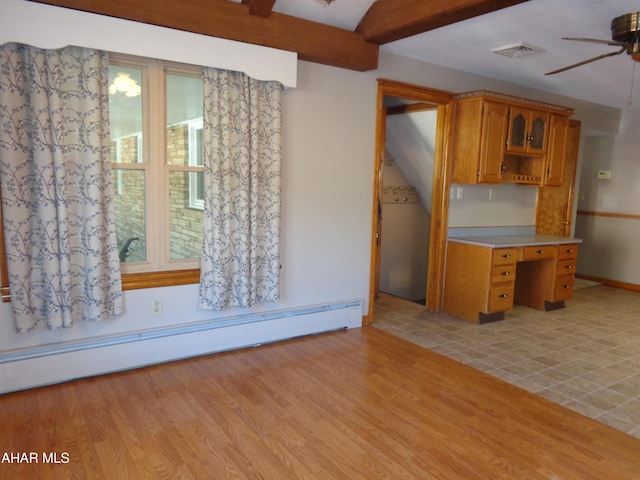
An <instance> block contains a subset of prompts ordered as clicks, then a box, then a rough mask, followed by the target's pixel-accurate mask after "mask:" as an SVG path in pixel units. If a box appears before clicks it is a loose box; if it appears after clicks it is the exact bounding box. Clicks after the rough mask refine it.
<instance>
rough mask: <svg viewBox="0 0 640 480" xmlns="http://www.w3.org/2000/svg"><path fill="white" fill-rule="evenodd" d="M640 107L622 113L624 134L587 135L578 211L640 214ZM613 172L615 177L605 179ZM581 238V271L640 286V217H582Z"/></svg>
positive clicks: (579, 224)
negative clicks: (605, 173) (604, 172)
mask: <svg viewBox="0 0 640 480" xmlns="http://www.w3.org/2000/svg"><path fill="white" fill-rule="evenodd" d="M639 122H640V107H638V106H636V107H634V108H625V109H624V110H623V111H622V118H621V122H620V132H619V134H618V135H600V136H590V137H587V138H585V140H584V142H583V145H582V150H583V154H582V158H583V165H582V171H581V176H580V189H579V193H578V199H579V200H578V209H579V210H585V211H589V212H599V213H614V214H629V215H636V216H637V215H640V155H638V151H639V150H640V138H639V137H638V124H639ZM599 170H610V171H611V173H612V178H611V179H610V180H599V179H598V176H597V173H598V171H599ZM576 236H577V237H579V238H582V239H583V240H584V241H583V244H582V245H581V246H580V255H579V256H578V273H580V274H584V275H591V276H595V277H599V278H603V279H608V280H615V281H619V282H625V283H631V284H634V285H640V269H639V268H638V266H639V265H640V249H639V248H638V238H640V220H638V219H633V218H624V217H606V216H591V215H578V217H577V221H576Z"/></svg>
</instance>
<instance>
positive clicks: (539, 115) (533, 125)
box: [527, 110, 550, 154]
mask: <svg viewBox="0 0 640 480" xmlns="http://www.w3.org/2000/svg"><path fill="white" fill-rule="evenodd" d="M549 117H550V115H549V114H548V113H546V112H541V111H539V110H532V111H531V114H530V116H529V142H528V145H527V147H528V148H527V152H529V153H540V154H543V153H545V152H546V151H547V132H548V129H549Z"/></svg>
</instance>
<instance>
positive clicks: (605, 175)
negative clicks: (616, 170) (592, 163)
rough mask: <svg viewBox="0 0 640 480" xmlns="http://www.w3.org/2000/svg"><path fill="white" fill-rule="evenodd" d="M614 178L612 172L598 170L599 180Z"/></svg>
mask: <svg viewBox="0 0 640 480" xmlns="http://www.w3.org/2000/svg"><path fill="white" fill-rule="evenodd" d="M612 176H613V172H612V171H611V170H598V180H611V177H612Z"/></svg>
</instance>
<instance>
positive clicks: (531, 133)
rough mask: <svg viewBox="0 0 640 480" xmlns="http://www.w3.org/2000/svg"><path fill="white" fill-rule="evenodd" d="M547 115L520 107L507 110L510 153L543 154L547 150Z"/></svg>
mask: <svg viewBox="0 0 640 480" xmlns="http://www.w3.org/2000/svg"><path fill="white" fill-rule="evenodd" d="M548 129H549V114H548V113H547V112H543V111H541V110H531V109H528V108H522V107H511V108H510V109H509V142H508V143H507V151H508V152H511V153H528V154H544V153H545V151H546V149H547V132H548Z"/></svg>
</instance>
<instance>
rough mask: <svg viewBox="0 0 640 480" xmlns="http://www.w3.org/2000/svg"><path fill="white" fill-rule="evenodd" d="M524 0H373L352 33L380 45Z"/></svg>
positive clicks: (523, 0)
mask: <svg viewBox="0 0 640 480" xmlns="http://www.w3.org/2000/svg"><path fill="white" fill-rule="evenodd" d="M525 1H527V0H430V1H425V0H377V1H376V2H374V3H373V4H372V5H371V8H369V10H368V11H367V13H366V14H365V15H364V17H362V20H361V21H360V24H359V25H358V28H357V29H356V32H358V33H361V34H362V35H364V38H365V39H366V40H368V41H370V42H373V43H377V44H379V45H382V44H384V43H389V42H393V41H395V40H400V39H402V38H406V37H410V36H412V35H417V34H419V33H423V32H427V31H429V30H433V29H436V28H439V27H443V26H445V25H450V24H452V23H456V22H460V21H462V20H467V19H469V18H473V17H477V16H478V15H483V14H485V13H489V12H493V11H495V10H500V9H502V8H506V7H510V6H513V5H517V4H518V3H524V2H525Z"/></svg>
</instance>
